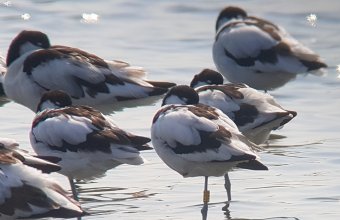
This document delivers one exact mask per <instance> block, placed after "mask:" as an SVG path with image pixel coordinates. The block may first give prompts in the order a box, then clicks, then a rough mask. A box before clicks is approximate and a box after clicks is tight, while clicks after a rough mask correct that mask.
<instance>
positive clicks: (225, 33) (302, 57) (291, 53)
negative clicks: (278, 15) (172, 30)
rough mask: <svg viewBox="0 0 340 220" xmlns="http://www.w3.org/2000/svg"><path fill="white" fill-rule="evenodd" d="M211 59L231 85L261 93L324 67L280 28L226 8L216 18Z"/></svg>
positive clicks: (241, 10)
mask: <svg viewBox="0 0 340 220" xmlns="http://www.w3.org/2000/svg"><path fill="white" fill-rule="evenodd" d="M213 59H214V62H215V65H216V67H217V69H218V70H219V72H221V73H222V74H223V75H224V76H225V77H226V78H227V79H228V80H229V81H230V82H232V83H246V84H247V85H249V86H250V87H253V88H255V89H261V90H270V89H275V88H278V87H280V86H283V85H284V84H285V83H287V82H288V81H290V80H292V79H294V78H295V77H296V75H297V74H299V73H305V72H312V73H316V72H317V70H319V69H320V68H323V67H327V65H326V64H325V63H324V62H323V61H322V60H321V59H320V57H319V55H317V54H316V53H314V52H313V51H312V50H310V49H309V48H307V47H306V46H304V45H302V44H301V43H299V42H298V41H297V40H295V39H294V38H293V37H291V36H290V35H289V34H288V33H287V32H286V31H285V30H284V29H283V28H282V27H279V26H277V25H275V24H273V23H271V22H269V21H267V20H264V19H261V18H257V17H253V16H248V15H247V13H246V12H245V11H244V10H243V9H241V8H238V7H226V8H225V9H223V10H222V11H221V12H220V14H219V16H218V18H217V21H216V37H215V43H214V45H213ZM318 73H320V71H319V72H318Z"/></svg>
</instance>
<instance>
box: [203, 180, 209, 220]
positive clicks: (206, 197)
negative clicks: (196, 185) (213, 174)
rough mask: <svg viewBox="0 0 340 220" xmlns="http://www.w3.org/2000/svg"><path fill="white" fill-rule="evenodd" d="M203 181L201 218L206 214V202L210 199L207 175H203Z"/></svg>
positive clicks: (205, 217)
mask: <svg viewBox="0 0 340 220" xmlns="http://www.w3.org/2000/svg"><path fill="white" fill-rule="evenodd" d="M204 178H205V181H204V191H203V208H202V210H201V213H202V219H203V220H206V219H207V215H208V203H209V200H210V191H209V190H208V177H207V176H205V177H204Z"/></svg>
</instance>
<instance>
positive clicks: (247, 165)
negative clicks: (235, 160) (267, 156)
mask: <svg viewBox="0 0 340 220" xmlns="http://www.w3.org/2000/svg"><path fill="white" fill-rule="evenodd" d="M236 166H237V167H238V168H242V169H248V170H268V167H267V166H266V165H264V164H263V163H261V162H260V161H258V160H249V161H247V162H242V163H239V164H237V165H236Z"/></svg>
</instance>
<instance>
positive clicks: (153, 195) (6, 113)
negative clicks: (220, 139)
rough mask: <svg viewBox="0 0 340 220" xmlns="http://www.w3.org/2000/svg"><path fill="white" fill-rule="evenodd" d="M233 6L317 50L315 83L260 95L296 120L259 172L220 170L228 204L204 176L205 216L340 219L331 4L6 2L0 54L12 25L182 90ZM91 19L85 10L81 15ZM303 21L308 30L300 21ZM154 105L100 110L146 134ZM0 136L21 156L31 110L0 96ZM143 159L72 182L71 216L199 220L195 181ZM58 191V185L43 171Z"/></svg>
mask: <svg viewBox="0 0 340 220" xmlns="http://www.w3.org/2000/svg"><path fill="white" fill-rule="evenodd" d="M227 5H237V6H241V7H243V8H244V9H246V10H247V11H248V12H249V13H250V14H252V15H256V16H261V17H264V18H266V19H269V20H271V21H273V22H274V23H277V24H279V25H281V26H283V27H285V29H286V30H287V31H288V32H290V33H291V35H293V36H294V37H295V38H297V39H298V40H299V41H300V42H302V43H303V44H305V45H306V46H308V47H310V48H311V49H312V50H314V51H316V52H318V53H319V54H320V55H321V57H323V59H324V60H325V61H326V63H327V64H328V65H329V68H328V69H327V71H326V72H327V73H326V75H325V76H313V75H301V76H299V77H298V78H297V79H296V80H294V81H292V82H290V83H288V84H287V85H285V86H284V87H281V88H279V89H277V90H274V91H272V92H270V94H272V95H273V96H274V97H275V98H276V99H277V101H278V102H279V103H280V104H281V105H282V106H284V107H286V108H287V109H290V110H295V111H297V112H298V116H297V117H296V118H294V119H293V120H292V121H291V122H290V123H289V124H287V125H286V126H285V127H284V128H283V129H281V130H278V131H276V132H275V134H278V135H281V136H283V138H280V139H276V140H272V141H271V142H270V145H269V146H267V147H266V148H265V150H264V151H263V152H261V153H260V156H261V158H262V161H263V162H264V163H265V164H266V165H267V166H268V167H269V171H266V172H256V171H244V170H236V171H234V172H231V173H230V178H231V182H232V202H231V204H230V207H229V209H225V208H224V206H225V201H226V200H227V194H226V192H225V190H224V186H223V184H224V180H223V177H220V178H217V177H214V178H210V179H209V189H210V192H211V198H210V205H209V211H208V216H207V219H210V220H216V219H220V220H226V219H228V220H230V219H233V220H241V219H256V220H291V219H299V220H305V219H308V220H310V219H318V220H319V219H340V144H339V142H340V78H339V72H338V71H337V69H340V67H339V68H338V66H337V65H339V64H340V46H339V45H340V40H339V35H340V25H339V24H340V13H339V11H340V1H336V0H325V1H324V0H323V1H321V0H320V1H316V0H297V1H287V0H266V1H264V0H258V1H250V0H239V1H236V0H233V1H216V0H212V1H203V0H202V1H181V0H172V1H156V0H147V1H146V0H145V1H141V0H140V1H138V0H115V1H113V0H111V1H107V0H92V1H91V0H72V1H66V0H59V1H58V0H13V1H5V0H1V1H0V27H1V31H0V33H1V36H0V53H1V54H2V55H4V56H5V55H6V53H7V49H8V46H9V44H10V42H11V39H12V38H13V37H14V36H16V34H17V33H18V32H20V31H21V30H23V29H35V30H40V31H43V32H45V33H47V34H48V36H49V37H50V40H51V42H52V44H64V45H69V46H73V47H79V48H81V49H83V50H86V51H88V52H91V53H94V54H97V55H99V56H100V57H103V58H105V59H118V60H124V61H127V62H129V63H131V64H132V65H136V66H143V67H144V68H145V69H146V70H147V71H148V78H149V79H153V80H166V81H173V82H176V83H178V84H188V83H189V82H190V80H191V78H192V76H193V75H194V74H196V73H198V72H199V71H200V70H201V69H202V68H214V63H213V61H212V54H211V50H212V44H213V41H214V24H215V19H216V17H217V15H218V13H219V11H220V10H221V9H222V8H223V7H224V6H227ZM91 13H93V14H92V15H91ZM311 14H315V15H316V17H317V20H316V21H315V24H311V23H310V22H308V20H307V17H308V16H310V15H311ZM161 98H162V97H156V98H151V99H146V100H139V101H129V102H125V103H119V104H113V105H112V108H110V109H109V110H107V111H106V114H108V115H110V116H111V117H112V118H113V119H114V120H115V122H116V123H117V125H119V126H120V127H121V128H124V129H127V130H129V131H131V132H134V133H137V134H140V135H145V136H150V126H151V120H152V117H153V115H154V113H155V112H156V111H157V109H158V108H159V106H160V104H161ZM0 106H1V107H0V120H1V126H0V136H1V137H8V138H14V139H16V140H17V141H18V142H19V143H20V145H21V147H23V148H25V149H27V150H30V151H32V149H31V148H30V146H29V139H28V132H29V129H30V126H31V122H32V119H33V117H34V113H33V112H31V111H30V110H29V109H27V108H25V107H23V106H21V105H19V104H16V103H14V102H12V101H8V100H6V99H5V98H2V99H1V100H0ZM143 156H144V157H145V158H146V159H147V160H148V163H147V164H145V165H143V166H139V167H135V166H125V165H122V166H120V167H117V168H116V169H113V170H110V171H108V172H107V175H106V176H105V177H103V178H100V179H97V180H93V181H91V182H87V183H80V184H79V185H78V186H79V188H80V189H79V190H80V202H81V204H82V206H83V208H84V209H85V210H87V211H88V212H89V213H90V215H89V216H85V217H83V219H134V220H142V219H143V220H144V219H148V220H150V219H159V220H160V219H162V220H172V219H176V220H178V219H185V220H190V219H201V218H202V216H201V212H200V210H201V207H202V192H203V184H204V179H203V178H198V177H197V178H187V179H184V178H182V177H181V176H180V175H178V174H177V173H175V172H174V171H172V170H170V169H169V168H168V167H166V165H164V164H163V163H162V162H161V160H160V159H159V158H158V156H157V154H156V153H155V152H154V151H149V152H143ZM52 176H53V178H55V179H56V180H57V181H59V182H60V183H61V185H62V186H63V187H65V188H66V189H69V186H68V181H67V179H66V178H65V177H63V176H60V175H58V174H54V175H52Z"/></svg>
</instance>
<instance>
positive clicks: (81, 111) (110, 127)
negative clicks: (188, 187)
mask: <svg viewBox="0 0 340 220" xmlns="http://www.w3.org/2000/svg"><path fill="white" fill-rule="evenodd" d="M37 111H38V114H37V115H36V117H35V118H34V120H33V123H32V128H31V131H30V140H31V145H32V147H33V149H34V150H35V152H36V153H37V154H38V155H41V156H54V157H58V158H61V160H60V161H59V162H58V165H60V166H61V170H60V171H59V173H61V174H63V175H65V176H67V177H68V178H69V181H70V184H71V187H72V192H73V195H74V198H75V199H77V193H76V189H75V185H74V182H73V180H74V179H76V180H89V179H94V178H98V177H100V176H103V175H104V174H105V172H106V171H107V170H109V169H111V168H114V167H116V166H118V165H121V164H130V165H140V164H143V163H144V159H143V158H142V157H141V156H140V152H139V151H141V150H149V149H152V148H151V147H149V146H148V145H147V143H148V142H150V138H147V137H142V136H137V135H134V134H131V133H129V132H127V131H124V130H122V129H120V128H118V127H117V126H116V125H115V124H114V123H113V122H112V121H111V120H110V119H109V118H107V117H105V116H104V115H103V114H101V113H100V112H99V111H97V110H95V109H93V108H91V107H88V106H72V100H71V98H70V97H69V96H68V95H67V94H66V93H64V92H62V91H50V92H46V93H45V94H44V95H43V96H42V98H41V101H40V103H39V105H38V109H37Z"/></svg>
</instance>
